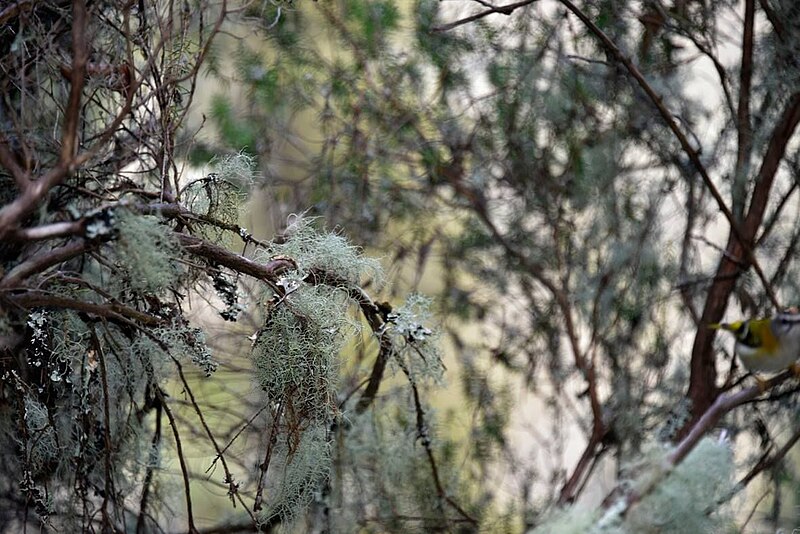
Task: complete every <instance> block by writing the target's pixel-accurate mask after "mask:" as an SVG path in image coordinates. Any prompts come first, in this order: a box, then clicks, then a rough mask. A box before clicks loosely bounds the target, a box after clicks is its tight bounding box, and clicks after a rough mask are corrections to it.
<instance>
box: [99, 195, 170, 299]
mask: <svg viewBox="0 0 800 534" xmlns="http://www.w3.org/2000/svg"><path fill="white" fill-rule="evenodd" d="M117 217H118V221H119V222H118V228H119V234H118V239H117V240H116V242H115V243H114V252H115V253H116V256H117V266H118V267H119V269H120V270H121V271H122V272H123V273H124V274H125V286H126V287H128V288H130V289H131V290H133V291H135V292H141V293H150V294H158V293H160V292H161V291H164V290H165V289H166V288H167V287H169V286H171V285H173V284H175V283H176V282H177V279H178V276H179V274H180V271H179V269H178V266H177V264H176V261H175V260H176V254H177V252H176V251H178V250H180V246H179V244H178V242H177V240H176V239H175V238H174V236H173V235H172V232H171V230H170V229H169V228H168V227H167V226H165V225H163V224H161V222H160V219H159V218H158V217H155V216H152V215H137V214H135V213H131V212H129V211H126V210H119V211H118V212H117Z"/></svg>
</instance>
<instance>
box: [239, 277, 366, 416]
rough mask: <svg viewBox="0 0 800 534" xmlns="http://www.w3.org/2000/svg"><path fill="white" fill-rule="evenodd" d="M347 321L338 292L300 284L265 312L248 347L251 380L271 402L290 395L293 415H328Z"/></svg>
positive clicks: (331, 405)
mask: <svg viewBox="0 0 800 534" xmlns="http://www.w3.org/2000/svg"><path fill="white" fill-rule="evenodd" d="M350 324H351V323H350V320H349V319H348V317H347V306H346V301H345V298H344V296H343V294H342V293H341V292H338V291H336V290H334V289H332V288H328V287H324V286H302V287H300V288H299V289H297V290H296V291H294V292H292V293H291V294H289V295H286V297H285V298H284V299H282V300H281V301H280V303H278V304H276V305H275V306H274V307H273V309H272V310H270V311H269V312H268V317H267V319H266V322H265V324H264V326H263V327H262V328H261V330H260V331H259V333H258V337H257V339H256V341H255V343H254V346H253V358H254V362H255V367H256V379H257V380H258V383H259V384H260V386H261V388H262V389H263V390H264V391H265V392H266V393H267V396H268V397H269V398H270V399H272V400H275V401H279V400H281V399H284V398H287V397H288V398H289V399H290V401H291V407H292V409H293V410H294V411H295V413H296V414H298V415H299V416H302V417H303V418H304V419H313V420H321V419H325V418H326V417H327V416H329V414H330V413H331V410H332V409H333V405H334V400H333V399H334V395H335V391H336V377H337V370H338V355H339V350H340V349H341V347H342V344H343V342H344V340H345V334H346V333H347V329H348V326H349V325H350Z"/></svg>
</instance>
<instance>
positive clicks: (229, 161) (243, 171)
mask: <svg viewBox="0 0 800 534" xmlns="http://www.w3.org/2000/svg"><path fill="white" fill-rule="evenodd" d="M212 165H213V167H214V168H215V170H216V171H217V172H212V173H210V174H208V175H207V176H204V177H203V178H199V179H197V180H194V181H192V182H190V183H189V184H188V185H187V186H186V187H185V188H184V189H183V191H181V196H182V200H183V202H184V204H185V205H186V206H187V207H188V208H189V210H191V211H192V212H193V213H196V214H198V215H202V216H204V217H205V220H204V221H197V228H195V231H196V233H197V234H198V235H200V236H202V237H204V238H206V239H208V240H210V241H214V242H217V243H223V244H225V241H226V236H228V237H232V236H233V235H234V234H231V233H230V232H229V231H228V229H229V228H230V227H231V225H236V224H237V223H238V222H239V208H240V207H241V205H242V203H243V202H244V200H245V198H246V195H247V191H248V190H249V189H250V187H251V185H252V183H253V174H254V168H255V162H254V161H253V158H252V156H249V155H247V154H244V153H240V154H233V155H229V156H224V157H222V158H220V159H219V160H216V161H213V162H212ZM217 223H219V224H217Z"/></svg>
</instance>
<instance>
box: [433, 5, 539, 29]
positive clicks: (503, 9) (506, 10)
mask: <svg viewBox="0 0 800 534" xmlns="http://www.w3.org/2000/svg"><path fill="white" fill-rule="evenodd" d="M537 1H538V0H522V1H520V2H516V3H514V4H508V5H505V6H496V7H495V6H492V7H490V8H489V9H487V10H485V11H481V12H479V13H475V14H474V15H470V16H468V17H464V18H463V19H459V20H456V21H454V22H449V23H447V24H443V25H441V26H434V27H433V28H431V31H433V32H437V33H438V32H446V31H448V30H452V29H453V28H456V27H458V26H462V25H464V24H469V23H470V22H475V21H476V20H479V19H482V18H484V17H488V16H489V15H494V14H496V13H499V14H501V15H511V13H513V12H514V10H516V9H519V8H521V7H525V6H527V5H529V4H533V3H534V2H537ZM484 5H485V4H484Z"/></svg>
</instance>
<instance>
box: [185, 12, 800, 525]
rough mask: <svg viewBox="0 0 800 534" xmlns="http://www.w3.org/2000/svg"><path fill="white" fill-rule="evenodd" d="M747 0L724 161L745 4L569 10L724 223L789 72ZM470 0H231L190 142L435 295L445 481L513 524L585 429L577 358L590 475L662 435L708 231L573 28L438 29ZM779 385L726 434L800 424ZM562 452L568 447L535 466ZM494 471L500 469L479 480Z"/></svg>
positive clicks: (556, 484)
mask: <svg viewBox="0 0 800 534" xmlns="http://www.w3.org/2000/svg"><path fill="white" fill-rule="evenodd" d="M762 4H765V7H763V9H764V10H765V11H767V10H768V8H769V11H767V12H768V14H769V19H770V20H773V19H780V20H783V21H785V24H786V26H785V27H784V28H782V29H781V31H780V32H779V31H776V30H775V29H774V27H772V26H771V25H770V23H768V22H765V21H764V20H763V17H762V18H761V19H759V23H760V24H759V31H758V32H757V33H756V36H757V42H756V45H755V54H756V56H757V61H756V62H754V64H753V65H752V69H753V73H752V76H753V81H752V96H751V98H752V101H753V124H752V146H751V147H750V148H749V150H748V151H747V154H746V158H748V162H750V161H752V163H748V164H747V165H745V166H744V167H743V168H744V169H745V175H743V176H739V175H736V174H735V173H734V172H732V168H733V164H732V162H733V160H734V159H735V157H736V149H737V145H736V143H734V139H735V137H736V135H737V131H738V130H737V122H736V109H735V108H736V104H735V102H734V100H735V99H734V97H733V96H732V94H735V93H736V92H737V91H738V88H737V86H736V85H737V82H736V78H737V77H738V75H739V74H738V71H737V69H738V68H739V67H738V64H737V61H738V60H739V57H738V55H737V54H738V53H739V52H738V47H739V46H740V42H739V39H740V35H739V33H740V31H741V30H740V19H741V16H742V15H741V11H742V9H741V7H742V6H741V5H740V3H739V2H714V3H713V4H708V3H701V2H674V3H661V2H645V3H637V2H620V1H607V2H592V3H586V4H585V5H583V6H582V7H583V8H584V9H585V13H587V14H588V16H589V17H590V18H591V19H592V20H593V21H594V23H595V24H596V25H597V27H598V28H599V29H600V30H602V31H603V32H604V33H605V34H606V35H607V36H608V37H610V38H611V40H612V41H613V42H614V43H615V44H616V45H617V46H618V47H619V48H621V49H622V50H623V53H624V54H625V55H627V56H629V57H631V58H633V60H634V61H635V63H636V64H637V66H638V68H639V70H640V71H641V73H643V75H644V76H645V77H646V79H647V81H648V83H649V84H650V85H651V86H652V87H653V88H655V90H656V91H657V92H658V94H659V95H660V96H661V98H662V102H663V104H664V105H665V106H666V107H667V108H668V109H669V110H671V111H672V113H673V114H674V118H675V121H676V122H677V123H678V124H679V125H680V128H681V129H682V130H683V131H684V132H685V134H686V135H687V137H688V138H689V140H690V142H691V144H692V146H693V147H694V148H695V150H697V151H698V152H699V154H700V157H701V160H702V163H703V164H704V165H705V167H706V169H707V171H708V172H709V174H710V175H712V176H714V177H715V179H716V180H717V184H718V187H719V188H720V189H721V190H722V191H723V195H724V196H725V198H726V199H730V202H731V205H732V206H733V211H734V213H735V215H736V217H737V218H739V220H741V218H742V217H743V215H744V213H745V207H746V206H747V203H748V199H749V195H751V194H752V191H753V188H754V180H753V179H751V178H750V176H752V175H753V174H754V170H755V168H756V167H757V161H758V160H757V157H758V154H762V153H764V151H765V147H766V144H767V142H768V140H769V134H770V132H771V131H772V128H773V127H774V124H775V122H776V121H777V119H778V111H779V110H780V105H778V104H783V103H785V102H786V101H787V98H788V97H789V96H790V95H791V93H792V91H793V89H792V87H793V84H794V82H793V80H794V79H795V76H796V71H797V62H796V61H795V60H793V59H791V58H790V57H789V56H788V55H787V54H788V53H789V52H788V51H789V50H797V47H798V39H797V36H796V35H793V34H791V32H790V31H789V30H788V28H789V27H794V25H796V24H797V21H798V17H799V16H800V15H798V10H797V8H796V7H794V6H792V5H791V3H786V2H784V3H781V2H768V3H764V2H762ZM482 5H483V3H480V2H474V3H471V4H470V3H468V2H464V3H456V2H436V1H429V0H423V1H419V2H414V3H410V2H392V1H388V0H386V1H362V0H341V1H336V2H314V3H311V2H301V3H293V4H285V3H279V4H275V5H273V6H268V7H264V6H259V7H257V8H256V7H254V8H252V10H251V11H250V12H249V13H248V15H249V16H250V17H251V18H250V20H249V22H250V24H246V25H244V26H242V27H238V28H237V29H236V30H235V31H234V32H233V33H235V34H236V35H237V37H236V38H231V39H228V40H226V41H225V44H224V46H223V45H220V46H219V48H217V53H216V55H215V56H214V58H213V61H212V62H211V63H210V64H209V75H210V76H211V77H212V78H214V79H216V80H219V81H220V82H221V84H222V85H221V86H220V88H219V89H218V90H216V91H214V93H213V95H212V96H211V97H210V98H209V101H208V103H207V105H206V106H205V107H204V108H203V112H204V113H205V114H206V116H207V118H208V125H209V126H211V127H213V131H214V133H215V134H216V135H215V136H214V137H213V138H205V139H203V140H202V141H200V142H197V143H195V144H194V145H193V147H192V149H191V151H190V152H189V154H188V157H189V158H190V160H191V161H193V162H195V163H201V162H203V161H206V160H207V159H208V158H209V156H210V155H213V154H228V153H232V152H236V151H244V152H246V153H247V154H249V155H251V156H252V157H254V158H255V159H256V161H257V162H258V166H259V170H260V176H261V178H260V180H261V182H260V185H261V186H262V187H263V188H264V190H265V191H266V192H267V194H266V195H265V196H264V199H263V201H262V202H263V203H264V204H265V206H264V208H263V209H264V210H265V211H266V212H267V213H268V214H269V216H270V217H271V219H272V224H274V225H275V226H278V227H279V226H280V224H281V221H283V220H285V217H286V215H287V214H289V213H292V212H295V211H297V210H303V209H308V213H309V214H312V215H316V216H321V217H323V218H324V220H325V221H327V224H328V226H329V227H336V228H342V229H343V231H344V232H345V233H346V234H347V235H348V236H349V237H350V238H351V239H352V241H353V242H355V243H359V244H362V245H364V246H365V247H367V248H368V250H369V251H370V252H374V253H375V254H378V255H382V256H383V258H384V263H385V265H386V266H387V268H388V271H389V273H391V274H392V275H394V279H395V280H399V281H401V284H399V285H396V286H394V287H395V288H403V289H404V290H405V289H411V290H415V289H420V288H422V289H423V290H424V291H425V292H426V293H429V294H430V295H431V296H433V297H434V299H435V303H436V311H437V315H438V317H440V318H441V320H442V321H443V322H444V327H445V329H446V333H447V342H448V344H447V346H448V348H449V356H448V358H447V360H446V361H448V362H452V365H453V367H452V368H451V369H449V371H450V373H449V375H448V376H449V380H450V389H449V391H450V393H449V394H453V395H457V396H458V397H459V398H462V399H463V402H464V404H461V403H459V404H458V410H459V411H460V413H451V414H450V415H448V416H447V417H446V419H447V420H449V421H451V422H454V423H455V424H451V425H446V424H445V426H449V427H450V428H449V430H448V432H449V434H448V435H451V436H458V437H457V438H455V437H454V439H455V440H456V442H458V443H460V445H458V449H459V451H460V455H461V456H460V460H459V461H460V462H462V465H463V466H464V467H465V468H466V467H467V466H468V468H466V469H462V471H461V473H462V476H463V477H465V480H467V481H471V482H468V485H469V486H470V487H472V488H473V492H472V494H473V498H474V499H475V502H478V503H489V502H492V503H495V504H497V505H498V506H499V508H497V510H505V511H506V512H507V513H508V514H510V516H508V517H514V518H515V519H514V520H513V521H512V523H514V524H515V525H516V527H515V528H520V527H521V525H523V524H534V523H536V522H538V521H540V516H539V514H540V513H541V512H542V511H544V510H545V509H547V508H548V507H549V506H550V504H551V503H552V502H554V501H557V500H559V493H558V492H559V490H561V489H562V488H563V486H564V484H565V482H566V478H567V477H568V476H569V472H570V469H571V466H570V462H574V461H575V456H576V454H575V449H574V447H576V445H575V442H576V441H577V442H580V441H581V438H578V437H577V435H576V431H577V434H581V433H583V434H585V435H586V436H589V435H590V434H591V432H592V424H593V423H592V407H591V406H590V404H592V402H594V401H593V400H591V399H589V398H588V392H587V389H586V388H587V383H586V379H587V376H588V374H589V373H593V374H594V377H593V378H592V380H593V381H594V382H595V384H594V385H592V386H590V387H591V388H592V389H596V391H597V392H598V398H597V399H596V402H597V406H595V407H594V408H595V409H596V410H599V412H598V413H600V416H601V417H602V418H603V420H604V422H605V423H606V424H607V425H608V426H609V428H610V431H609V432H608V433H607V434H606V435H605V436H604V438H603V443H602V450H603V451H608V452H609V453H611V456H613V458H614V460H613V462H610V463H609V462H605V460H604V459H603V457H604V456H605V455H602V454H599V455H598V458H601V459H600V461H599V464H600V466H601V467H600V468H598V469H599V470H600V471H602V470H603V469H604V468H605V469H610V472H612V473H613V471H614V468H613V465H620V464H624V463H625V462H628V461H632V460H633V459H634V458H637V457H638V455H640V454H641V453H642V447H643V446H645V445H647V444H651V443H652V442H653V441H654V440H662V441H663V440H670V439H674V438H675V433H676V432H677V431H678V430H679V429H680V428H681V426H682V425H683V424H684V423H685V422H686V421H687V420H688V419H689V406H688V404H687V399H686V387H687V383H688V374H689V369H688V367H689V352H690V342H691V337H692V336H693V335H694V331H695V329H696V328H698V326H699V327H701V328H702V326H700V325H699V324H698V321H699V317H700V314H701V310H702V306H703V302H704V299H705V289H706V288H707V287H708V286H709V284H710V283H711V282H712V279H713V269H714V268H715V267H716V265H715V262H716V261H717V259H718V258H719V255H720V251H721V250H722V248H723V246H724V241H722V239H723V238H724V231H723V230H721V227H720V215H719V212H718V209H717V207H716V205H715V204H714V202H713V199H712V198H711V196H710V195H709V192H708V191H707V190H706V189H705V188H704V187H703V184H702V183H701V182H700V181H699V177H698V176H697V174H696V172H695V169H694V167H693V166H692V164H691V162H690V161H689V160H688V158H687V157H686V155H685V154H684V153H683V152H682V151H681V148H680V145H679V144H678V143H677V141H676V140H675V137H674V135H673V133H672V132H671V131H670V130H669V129H668V127H667V125H666V124H665V123H664V121H663V120H662V119H661V117H659V115H658V111H657V110H656V108H655V106H654V105H653V103H652V102H651V101H650V100H648V99H647V98H646V96H645V95H644V94H643V93H642V91H641V89H640V88H639V87H638V86H637V85H636V83H635V81H634V80H633V79H632V78H631V76H630V75H629V73H627V72H625V71H624V70H623V69H622V67H621V65H620V64H619V63H617V62H616V61H615V60H614V58H612V57H611V55H610V54H609V53H608V51H607V50H606V49H605V48H603V47H602V46H600V44H599V43H598V41H597V40H596V39H595V38H594V36H593V35H591V34H590V33H589V31H588V30H587V28H586V26H584V25H583V24H582V23H580V21H579V20H578V19H577V18H576V17H575V16H573V15H572V14H569V13H568V12H566V10H565V9H564V8H563V7H560V6H559V5H557V4H553V3H545V2H541V3H539V2H536V3H531V5H528V6H525V7H524V8H522V9H517V10H514V11H513V14H512V13H510V12H509V13H506V14H495V15H492V16H490V17H485V18H477V20H475V21H473V22H470V23H468V24H464V25H459V26H454V27H449V26H446V25H447V24H448V23H449V22H452V21H457V20H459V19H460V18H461V17H465V16H467V15H469V14H473V13H480V12H481V11H482V10H483V9H484V7H487V6H488V4H486V5H483V7H481V6H482ZM715 69H716V71H715ZM231 89H235V91H231ZM796 171H797V155H796V151H795V152H793V151H789V152H788V153H787V161H786V165H785V166H784V167H783V169H782V170H781V171H780V172H779V175H778V179H777V185H776V190H777V192H776V193H775V196H776V199H780V200H776V202H774V203H771V204H770V205H769V208H768V211H767V215H766V218H765V221H766V222H765V227H766V228H767V229H768V230H765V231H764V233H763V235H762V237H761V239H760V240H759V243H758V247H759V248H758V251H759V257H760V258H761V259H762V261H763V262H764V265H767V266H768V271H769V272H770V273H772V276H771V278H770V282H771V284H772V285H773V287H775V288H777V289H778V290H779V291H780V295H781V300H782V301H783V302H786V303H793V302H796V300H797V294H798V278H797V277H796V276H793V275H794V274H795V273H796V270H797V262H796V261H794V260H793V254H794V252H795V250H796V247H795V245H796V242H797V238H798V236H799V235H800V233H799V232H800V231H799V230H798V228H799V227H798V225H797V222H798V211H797V209H796V207H797V200H796V197H795V196H794V195H792V193H793V192H794V190H795V188H796V183H797V182H796V177H797V174H796ZM257 209H262V208H261V206H260V205H259V207H258V208H257ZM734 295H735V299H736V300H735V301H734V302H733V303H734V304H738V307H739V308H740V309H738V310H733V311H732V312H731V313H732V314H733V315H734V316H738V315H739V314H744V315H747V316H749V315H756V314H759V313H766V312H768V311H769V303H768V300H767V296H766V294H765V292H764V291H763V289H761V288H759V284H758V281H757V280H754V279H753V277H752V276H747V275H745V276H742V277H741V278H740V279H739V281H738V282H737V289H736V291H735V294H734ZM721 348H722V347H721ZM718 365H719V366H720V369H721V371H720V373H721V374H722V375H725V376H722V377H721V378H720V381H721V382H722V381H723V380H724V381H727V382H730V381H731V380H733V379H734V378H735V377H736V376H738V375H737V373H738V371H737V370H736V367H735V363H733V362H732V361H731V359H730V354H727V353H725V355H723V354H720V357H719V363H718ZM498 369H502V371H501V372H498ZM726 376H727V378H726ZM520 385H523V387H522V388H520ZM457 386H459V387H458V392H455V391H454V388H456V387H457ZM524 391H527V393H525V392H524ZM523 399H524V400H523ZM784 400H785V401H786V400H788V398H787V399H784ZM794 402H795V401H794V400H791V401H788V404H786V403H785V402H781V403H773V404H769V405H767V406H761V408H760V409H758V410H756V411H753V410H755V408H753V409H752V410H751V409H750V408H747V409H744V410H741V411H739V412H736V413H734V414H732V415H731V416H730V417H729V419H728V420H726V424H727V425H728V426H729V427H730V428H731V429H732V430H733V432H734V436H740V437H741V442H747V438H746V437H745V436H747V435H755V436H757V435H758V434H759V432H760V430H758V428H760V425H762V421H768V423H766V425H767V427H770V430H769V431H768V432H767V434H768V435H769V436H774V435H775V433H776V432H777V433H780V432H781V431H784V432H785V431H786V430H787V429H793V428H796V427H797V422H796V417H795V416H794V415H792V414H793V411H792V407H791V405H792V404H793V403H794ZM443 405H445V406H446V405H447V403H446V402H444V403H443ZM451 410H452V408H451ZM462 410H467V411H468V412H469V414H470V415H469V416H465V415H464V412H463V411H462ZM754 421H755V422H756V423H754ZM443 424H444V423H443ZM463 425H466V426H468V428H469V430H468V431H466V432H463V428H462V430H461V432H462V433H461V434H459V430H457V429H456V427H461V426H463ZM531 427H533V428H534V429H535V430H531ZM565 428H569V429H571V430H569V431H567V430H565ZM510 435H513V436H516V438H515V439H513V440H512V439H510V438H509V436H510ZM520 435H524V437H520ZM783 435H785V434H783ZM762 437H763V434H762ZM464 440H466V441H464ZM534 443H535V445H534ZM762 447H764V445H763V443H762ZM565 450H569V451H570V454H569V455H568V456H569V460H567V461H563V462H556V461H555V460H553V463H549V462H547V461H545V459H547V458H561V459H562V460H564V456H563V452H564V451H565ZM762 450H766V449H762ZM578 451H580V449H579V448H578ZM523 466H524V467H523ZM792 469H793V468H791V467H790V466H786V467H785V470H782V472H781V475H777V474H775V475H774V476H777V478H773V480H777V479H778V478H780V479H781V480H782V482H780V483H777V482H776V483H775V484H773V485H772V490H771V492H772V493H771V498H772V499H774V501H770V499H767V500H766V501H765V502H774V503H776V504H775V505H774V506H773V508H772V510H771V511H770V512H769V514H768V515H769V516H770V517H771V521H772V522H773V524H779V523H780V521H781V519H780V517H781V514H783V517H784V519H785V518H786V517H792V515H793V514H792V513H791V512H790V511H789V510H788V509H787V508H785V507H784V508H781V505H779V504H777V502H778V501H780V500H781V498H779V496H778V495H779V494H781V493H783V494H787V493H788V494H793V493H795V492H796V488H797V487H798V486H797V483H796V481H795V479H794V477H793V476H788V478H786V476H787V474H788V473H790V472H792ZM499 473H502V474H499ZM771 476H772V475H771ZM492 477H494V478H493V480H495V481H500V480H503V481H504V483H502V484H499V485H495V484H492V485H487V484H481V483H480V481H482V480H487V479H492ZM509 480H511V482H509ZM601 485H602V484H601ZM501 487H502V488H503V489H502V490H501V489H500V488H501ZM476 491H477V494H476V493H475V492H476ZM590 493H591V492H590ZM562 497H563V495H562ZM589 501H592V499H589ZM767 508H768V507H765V506H763V503H762V509H763V510H767ZM501 515H502V513H501ZM520 521H521V523H520Z"/></svg>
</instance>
